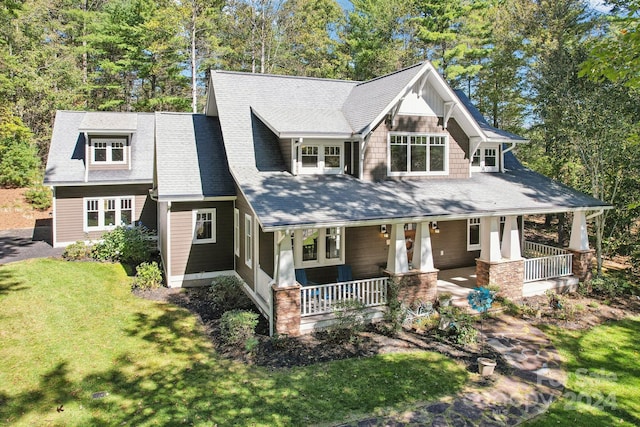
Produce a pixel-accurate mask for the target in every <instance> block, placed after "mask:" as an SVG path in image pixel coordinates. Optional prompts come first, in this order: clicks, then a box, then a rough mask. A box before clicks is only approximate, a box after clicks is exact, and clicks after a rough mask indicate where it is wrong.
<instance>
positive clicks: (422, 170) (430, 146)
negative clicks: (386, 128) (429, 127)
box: [388, 133, 449, 176]
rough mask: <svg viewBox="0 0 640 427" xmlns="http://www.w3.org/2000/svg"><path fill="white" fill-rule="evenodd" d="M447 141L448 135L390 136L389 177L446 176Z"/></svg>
mask: <svg viewBox="0 0 640 427" xmlns="http://www.w3.org/2000/svg"><path fill="white" fill-rule="evenodd" d="M447 139H448V137H447V135H430V134H404V133H402V134H400V133H392V134H389V150H388V153H389V159H388V164H389V166H388V172H389V175H391V176H401V175H443V174H446V173H447V170H448V167H447V163H448V162H447V159H448V155H449V153H448V152H449V149H448V144H447Z"/></svg>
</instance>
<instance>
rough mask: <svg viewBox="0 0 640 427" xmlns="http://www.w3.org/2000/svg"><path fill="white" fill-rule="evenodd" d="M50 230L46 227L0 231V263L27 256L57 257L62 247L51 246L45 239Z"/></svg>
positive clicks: (26, 257)
mask: <svg viewBox="0 0 640 427" xmlns="http://www.w3.org/2000/svg"><path fill="white" fill-rule="evenodd" d="M50 236H51V231H50V229H49V230H47V229H46V227H44V228H43V227H39V228H35V229H34V228H21V229H14V230H2V231H0V265H2V264H6V263H9V262H14V261H21V260H24V259H29V258H47V257H59V256H60V255H62V252H64V249H62V248H53V247H52V246H51V244H49V243H48V242H47V241H48V240H50Z"/></svg>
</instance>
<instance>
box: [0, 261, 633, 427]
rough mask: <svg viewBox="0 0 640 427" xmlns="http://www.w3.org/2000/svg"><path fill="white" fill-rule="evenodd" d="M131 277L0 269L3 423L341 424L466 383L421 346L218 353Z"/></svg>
mask: <svg viewBox="0 0 640 427" xmlns="http://www.w3.org/2000/svg"><path fill="white" fill-rule="evenodd" d="M129 283H130V278H129V277H127V275H126V273H125V271H124V269H123V268H122V267H121V266H120V265H111V264H98V263H82V262H65V261H58V260H31V261H25V262H20V263H14V264H9V265H6V266H2V267H0V425H2V424H5V423H6V424H11V425H45V424H46V425H109V426H110V425H125V424H126V425H136V426H137V425H166V424H169V423H176V424H196V425H215V424H218V425H270V426H274V425H275V426H277V425H307V424H312V423H323V422H339V421H341V420H344V419H351V418H353V417H357V416H358V415H361V416H366V415H367V414H371V413H376V412H379V411H381V410H382V409H383V408H390V407H395V408H404V407H406V406H408V405H411V404H415V403H416V402H419V401H424V400H432V399H437V398H439V397H441V396H444V395H448V394H452V393H455V392H457V391H459V390H460V389H461V387H462V386H463V385H464V384H465V382H466V381H467V377H468V375H467V372H466V371H465V370H464V368H463V367H462V366H460V365H458V364H456V363H454V362H453V361H451V360H449V359H447V358H446V357H444V356H442V355H439V354H437V353H427V352H415V353H403V354H392V355H384V356H379V357H373V358H368V359H358V360H345V361H340V362H332V363H327V364H323V365H316V366H311V367H306V368H296V369H289V370H267V369H261V368H256V367H250V366H246V365H243V364H240V363H236V362H231V361H228V360H224V359H221V358H219V357H218V356H217V355H216V353H215V351H214V350H213V349H212V346H211V344H210V342H209V341H208V339H207V338H206V336H205V335H204V334H203V332H202V328H201V327H200V325H198V323H197V322H196V319H195V318H194V317H193V316H192V315H191V314H190V313H189V312H188V311H186V310H183V309H181V308H178V307H175V306H172V305H166V304H162V303H155V302H151V301H147V300H142V299H138V298H136V297H134V296H133V295H132V294H131V293H130V291H129ZM101 392H105V393H106V395H105V396H104V397H100V396H98V395H96V396H94V394H95V393H101ZM61 405H63V407H62V408H60V406H61ZM58 408H60V409H62V411H60V412H58ZM636 413H637V412H636Z"/></svg>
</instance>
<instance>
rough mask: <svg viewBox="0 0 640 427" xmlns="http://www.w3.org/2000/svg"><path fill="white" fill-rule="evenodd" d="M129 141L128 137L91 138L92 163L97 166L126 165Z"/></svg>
mask: <svg viewBox="0 0 640 427" xmlns="http://www.w3.org/2000/svg"><path fill="white" fill-rule="evenodd" d="M127 141H128V140H127V137H126V136H113V137H112V136H110V137H101V136H100V137H98V136H93V137H91V138H90V145H91V163H92V164H96V165H107V164H124V163H126V162H127V154H126V153H127V150H126V147H127Z"/></svg>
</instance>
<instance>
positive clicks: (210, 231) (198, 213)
mask: <svg viewBox="0 0 640 427" xmlns="http://www.w3.org/2000/svg"><path fill="white" fill-rule="evenodd" d="M215 242H216V210H215V209H198V210H194V211H193V243H197V244H200V243H215Z"/></svg>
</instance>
